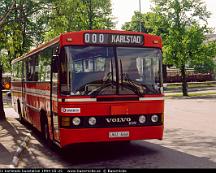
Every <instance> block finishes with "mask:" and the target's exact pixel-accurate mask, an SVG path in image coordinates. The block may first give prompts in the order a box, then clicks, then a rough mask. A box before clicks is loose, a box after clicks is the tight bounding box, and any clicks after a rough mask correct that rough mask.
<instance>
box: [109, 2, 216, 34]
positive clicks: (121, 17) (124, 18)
mask: <svg viewBox="0 0 216 173" xmlns="http://www.w3.org/2000/svg"><path fill="white" fill-rule="evenodd" d="M111 1H112V13H113V16H114V17H116V20H115V22H117V24H116V29H121V26H122V24H124V23H125V22H128V21H130V20H131V17H132V16H133V14H134V11H139V0H111ZM203 1H204V2H205V3H206V5H207V10H208V11H210V12H211V13H212V15H211V18H209V20H208V24H209V27H214V28H215V33H216V0H203ZM150 6H151V3H150V0H141V12H142V13H146V12H148V11H150Z"/></svg>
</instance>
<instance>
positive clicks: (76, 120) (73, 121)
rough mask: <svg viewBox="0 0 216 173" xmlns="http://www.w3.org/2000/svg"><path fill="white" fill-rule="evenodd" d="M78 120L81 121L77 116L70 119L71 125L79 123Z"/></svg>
mask: <svg viewBox="0 0 216 173" xmlns="http://www.w3.org/2000/svg"><path fill="white" fill-rule="evenodd" d="M80 122H81V120H80V118H79V117H74V118H73V120H72V123H73V125H75V126H78V125H80Z"/></svg>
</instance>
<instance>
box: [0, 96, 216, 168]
mask: <svg viewBox="0 0 216 173" xmlns="http://www.w3.org/2000/svg"><path fill="white" fill-rule="evenodd" d="M6 114H7V117H8V122H0V153H1V157H0V168H8V167H9V166H10V163H11V160H12V156H13V154H14V152H15V150H16V147H17V145H18V144H19V143H20V141H21V140H22V139H23V137H24V136H25V134H26V133H28V131H29V130H27V129H26V127H25V126H23V125H22V124H20V123H19V122H18V121H16V119H14V118H15V117H16V116H17V115H16V114H15V113H14V112H13V110H11V109H9V108H7V109H6ZM215 115H216V96H208V97H197V98H195V99H194V98H188V99H185V98H176V99H166V100H165V131H164V139H163V140H162V141H158V140H151V141H135V142H132V143H131V144H129V145H122V144H91V145H73V146H71V147H69V148H67V149H65V150H64V151H63V152H60V151H59V150H57V149H50V148H48V147H47V146H45V145H44V144H43V142H42V141H41V139H40V138H39V136H38V134H37V133H35V132H34V131H33V133H32V137H31V140H30V144H29V147H28V150H27V151H25V152H24V153H23V155H22V157H21V160H20V162H19V165H18V167H19V168H50V167H52V168H65V167H70V168H216V147H215V146H216V116H215Z"/></svg>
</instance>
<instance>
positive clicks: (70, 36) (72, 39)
mask: <svg viewBox="0 0 216 173" xmlns="http://www.w3.org/2000/svg"><path fill="white" fill-rule="evenodd" d="M85 33H98V34H99V33H102V34H120V35H121V34H122V35H123V34H125V35H143V36H144V39H145V42H144V43H143V45H142V46H146V47H158V48H161V47H162V40H161V37H160V36H156V35H152V34H146V33H143V32H135V31H123V30H82V31H73V32H66V33H62V34H60V35H59V36H57V37H55V38H54V39H52V40H50V41H48V42H46V43H43V44H40V45H39V46H38V47H37V48H34V49H32V50H31V51H29V52H28V53H26V54H24V55H22V56H21V57H18V58H16V59H15V60H13V61H12V63H15V62H17V61H20V60H22V59H25V58H27V57H29V56H31V55H33V54H35V53H38V52H40V51H42V50H44V49H46V48H48V47H50V46H52V45H54V44H56V43H59V44H60V47H62V46H66V45H86V44H85V43H84V41H83V40H84V34H85Z"/></svg>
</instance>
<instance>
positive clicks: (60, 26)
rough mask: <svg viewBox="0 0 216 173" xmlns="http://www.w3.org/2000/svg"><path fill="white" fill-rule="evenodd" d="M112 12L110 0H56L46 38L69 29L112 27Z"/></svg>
mask: <svg viewBox="0 0 216 173" xmlns="http://www.w3.org/2000/svg"><path fill="white" fill-rule="evenodd" d="M111 14H112V9H111V2H110V0H62V1H59V0H54V1H53V3H52V12H51V14H50V16H49V19H50V20H49V22H48V32H47V33H46V34H45V39H46V40H49V39H51V38H53V37H55V36H57V35H59V34H60V33H64V32H69V31H80V30H88V29H89V30H91V29H111V28H112V27H113V26H114V24H113V22H112V15H111Z"/></svg>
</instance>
